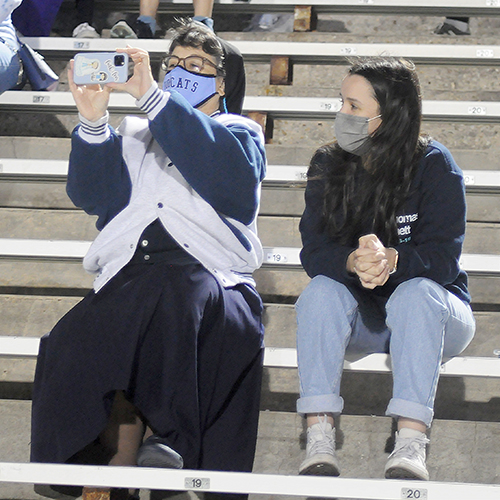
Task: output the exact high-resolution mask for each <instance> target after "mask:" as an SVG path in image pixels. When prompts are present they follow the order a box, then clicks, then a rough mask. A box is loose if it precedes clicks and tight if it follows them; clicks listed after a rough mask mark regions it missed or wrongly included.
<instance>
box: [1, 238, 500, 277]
mask: <svg viewBox="0 0 500 500" xmlns="http://www.w3.org/2000/svg"><path fill="white" fill-rule="evenodd" d="M91 243H92V242H91V241H80V240H43V239H30V238H29V239H22V238H0V258H2V257H3V258H16V259H63V260H81V259H83V257H84V256H85V254H86V253H87V251H88V249H89V248H90V245H91ZM299 253H300V248H295V247H264V261H263V265H267V266H286V267H300V266H301V264H300V259H299ZM460 265H461V266H462V268H463V269H464V270H465V271H467V272H468V273H471V274H482V275H485V274H486V275H494V276H499V275H500V255H496V254H495V255H491V254H470V253H469V254H462V256H461V258H460Z"/></svg>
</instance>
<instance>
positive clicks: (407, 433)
mask: <svg viewBox="0 0 500 500" xmlns="http://www.w3.org/2000/svg"><path fill="white" fill-rule="evenodd" d="M422 434H424V435H425V432H420V431H417V430H416V429H409V428H408V427H403V428H402V429H401V430H400V431H399V432H398V436H399V437H402V438H416V437H420V436H421V435H422Z"/></svg>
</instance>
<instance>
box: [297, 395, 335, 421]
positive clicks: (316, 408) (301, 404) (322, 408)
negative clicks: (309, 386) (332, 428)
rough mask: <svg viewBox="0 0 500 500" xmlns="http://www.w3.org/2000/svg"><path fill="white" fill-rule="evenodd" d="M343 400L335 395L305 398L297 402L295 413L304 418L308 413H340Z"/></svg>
mask: <svg viewBox="0 0 500 500" xmlns="http://www.w3.org/2000/svg"><path fill="white" fill-rule="evenodd" d="M343 408H344V400H343V399H342V398H341V397H340V396H336V395H335V394H323V395H321V396H307V397H304V398H300V399H298V400H297V413H299V414H300V415H301V416H303V417H304V416H306V415H307V414H308V413H333V414H335V415H337V414H339V413H342V410H343Z"/></svg>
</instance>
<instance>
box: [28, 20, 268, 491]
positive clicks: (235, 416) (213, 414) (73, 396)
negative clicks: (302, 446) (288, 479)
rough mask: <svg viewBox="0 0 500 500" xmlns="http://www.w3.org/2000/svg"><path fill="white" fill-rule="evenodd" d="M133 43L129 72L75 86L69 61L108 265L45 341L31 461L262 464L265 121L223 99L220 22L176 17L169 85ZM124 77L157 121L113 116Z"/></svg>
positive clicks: (98, 260)
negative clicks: (259, 274)
mask: <svg viewBox="0 0 500 500" xmlns="http://www.w3.org/2000/svg"><path fill="white" fill-rule="evenodd" d="M122 52H124V53H126V54H128V56H129V57H130V58H131V59H132V61H133V63H134V73H133V75H132V77H131V78H130V79H129V80H128V81H127V82H126V83H123V84H110V85H104V86H100V85H83V86H77V85H76V84H75V83H74V81H73V79H72V72H71V71H70V73H69V84H70V89H71V91H72V93H73V96H74V98H75V102H76V104H77V107H78V111H79V113H80V121H81V123H80V125H79V126H78V127H77V128H76V129H75V131H74V133H73V138H72V150H71V156H70V162H69V173H68V185H67V191H68V194H69V196H70V198H71V199H72V200H73V202H74V203H75V205H76V206H78V207H81V208H83V209H84V210H85V211H86V212H87V213H89V214H93V215H97V217H98V219H97V228H98V229H99V230H100V234H99V235H98V237H97V238H96V240H95V241H94V243H93V244H92V246H91V248H90V250H89V252H88V253H87V255H86V256H85V258H84V268H85V269H86V270H87V271H88V272H91V273H94V274H95V275H96V278H95V281H94V290H93V291H91V292H90V293H89V294H88V295H87V296H86V297H85V298H84V299H83V301H81V302H80V303H79V304H78V305H77V306H76V307H75V308H74V309H72V310H71V311H70V312H69V313H68V314H67V315H66V316H65V317H64V318H62V320H61V321H60V322H59V323H58V324H57V325H56V326H55V328H54V329H53V330H52V332H51V333H50V334H49V335H48V336H46V337H45V338H43V339H42V343H41V349H40V355H39V357H38V364H37V369H36V376H35V387H34V395H33V426H32V461H35V462H56V463H59V462H68V461H69V462H83V463H104V464H110V465H129V466H131V465H141V466H150V467H170V468H182V467H185V468H190V469H212V470H230V471H250V470H251V469H252V464H253V457H254V452H255V444H256V438H257V422H258V414H259V399H260V380H261V372H262V355H263V343H262V341H263V326H262V322H261V314H262V302H261V299H260V297H259V295H258V294H257V292H256V290H255V284H254V281H253V279H252V272H253V271H254V270H255V269H256V268H258V267H259V266H260V263H261V261H262V247H261V244H260V241H259V239H258V238H257V234H256V216H257V209H258V204H259V194H260V183H261V181H262V179H263V177H264V175H265V167H266V164H265V150H264V138H263V134H262V130H261V128H260V126H259V125H258V124H257V123H255V122H253V121H252V120H250V119H248V118H244V117H242V116H239V115H230V114H226V113H220V112H219V108H223V104H222V101H223V100H224V94H225V89H224V66H223V56H222V48H221V46H220V43H219V42H218V40H217V38H216V37H215V35H214V34H213V33H212V32H211V31H210V30H209V29H208V28H206V27H204V26H202V25H200V24H197V23H196V24H195V23H191V24H186V25H184V26H181V27H180V28H179V29H178V30H176V32H175V33H174V36H173V39H172V42H171V45H170V52H169V54H167V57H166V58H165V61H164V64H165V67H166V69H167V75H166V79H165V82H164V85H163V87H164V89H163V90H162V89H160V88H158V85H157V84H156V82H155V81H154V80H153V77H152V75H151V69H150V65H149V56H148V53H147V52H146V51H144V50H141V49H137V48H127V49H123V50H122ZM112 89H119V90H123V91H125V92H128V93H129V94H131V95H132V96H133V97H135V98H136V99H137V105H138V107H139V108H140V109H141V110H142V111H143V112H144V113H146V114H147V118H140V117H127V118H126V119H125V120H124V121H123V123H122V124H121V125H120V127H119V128H118V129H117V130H116V131H115V130H114V129H113V128H112V127H110V126H109V125H108V123H107V122H108V112H107V107H108V102H109V97H110V93H111V90H112ZM145 433H146V435H145ZM151 433H152V435H150V436H149V434H151ZM144 438H146V439H144ZM91 457H92V458H91ZM166 486H167V485H166Z"/></svg>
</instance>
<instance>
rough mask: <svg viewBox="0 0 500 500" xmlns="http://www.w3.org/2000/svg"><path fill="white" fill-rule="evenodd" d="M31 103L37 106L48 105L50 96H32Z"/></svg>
mask: <svg viewBox="0 0 500 500" xmlns="http://www.w3.org/2000/svg"><path fill="white" fill-rule="evenodd" d="M33 102H34V103H38V104H50V96H48V95H34V96H33Z"/></svg>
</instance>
